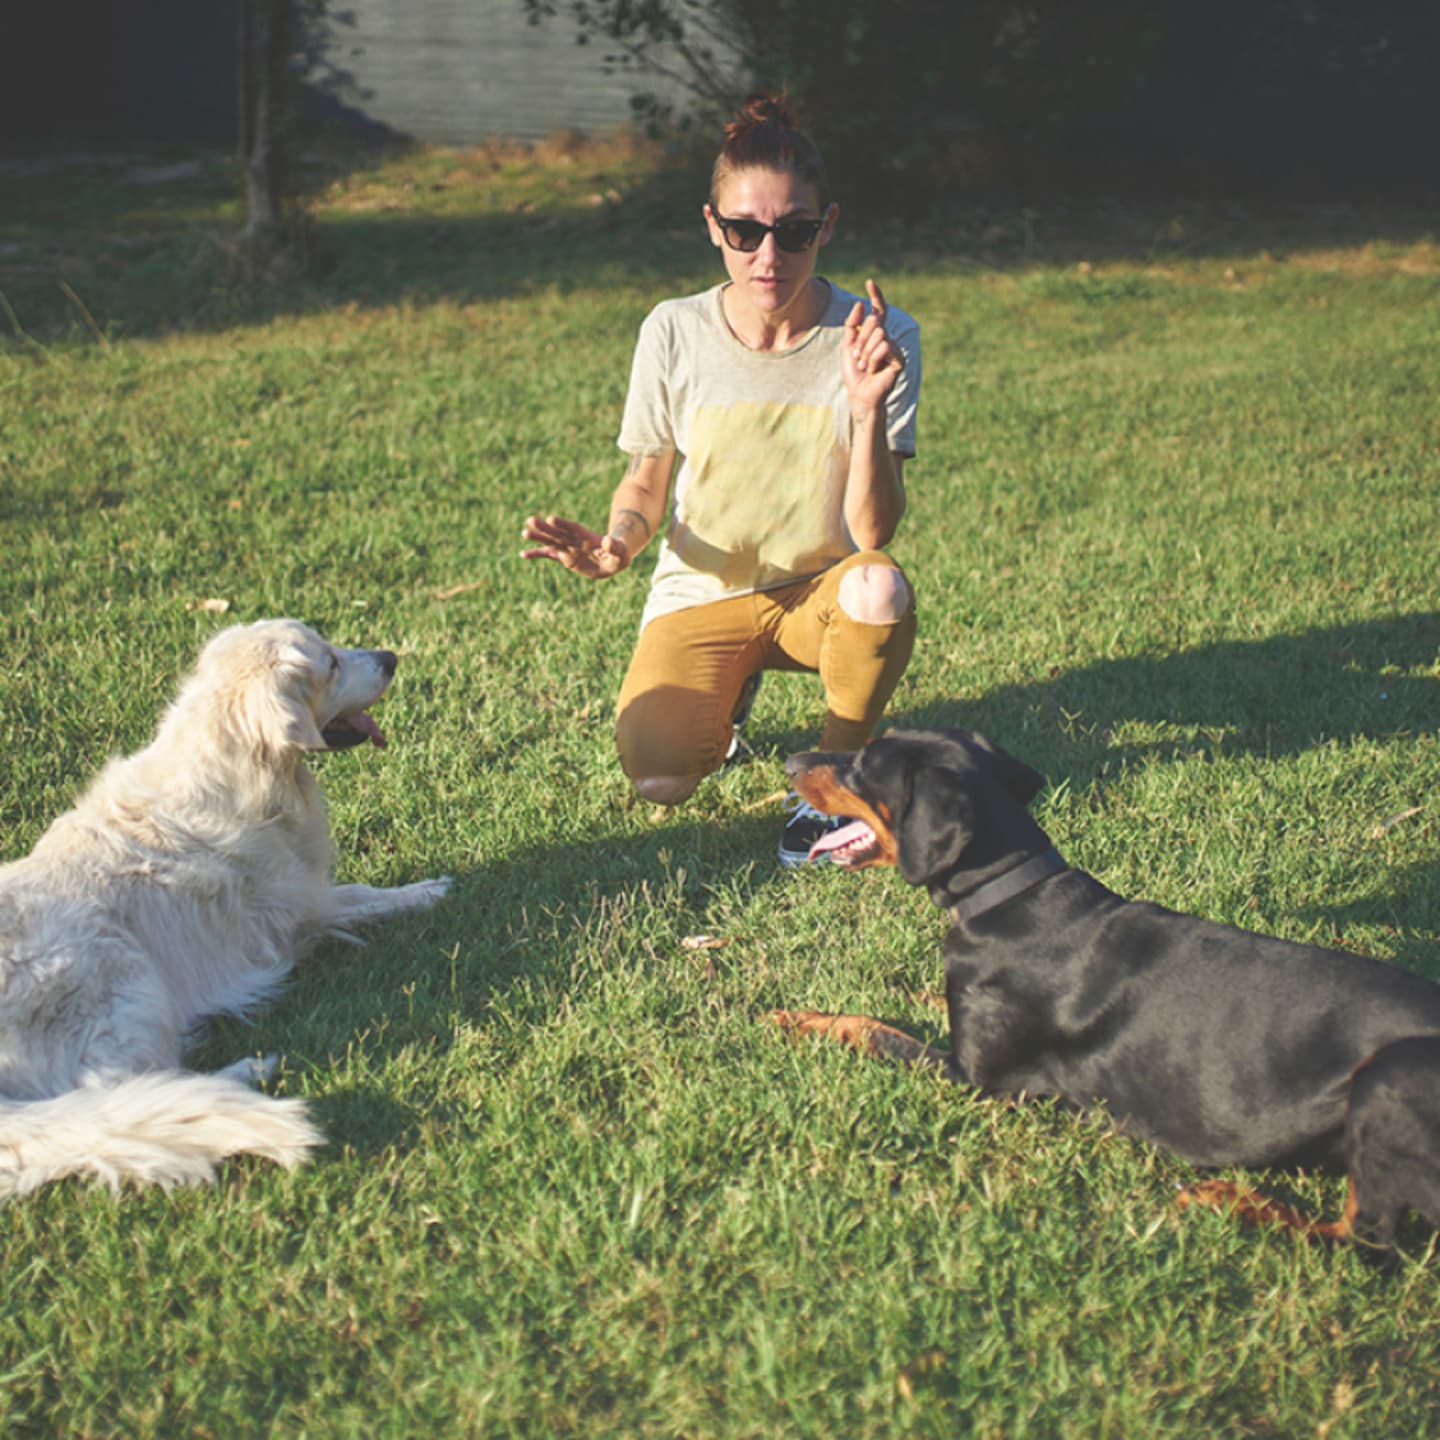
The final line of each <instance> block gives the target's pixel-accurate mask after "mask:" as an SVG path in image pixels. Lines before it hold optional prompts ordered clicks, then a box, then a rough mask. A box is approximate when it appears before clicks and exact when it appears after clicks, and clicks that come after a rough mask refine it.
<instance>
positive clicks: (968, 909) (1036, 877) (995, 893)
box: [949, 845, 1070, 925]
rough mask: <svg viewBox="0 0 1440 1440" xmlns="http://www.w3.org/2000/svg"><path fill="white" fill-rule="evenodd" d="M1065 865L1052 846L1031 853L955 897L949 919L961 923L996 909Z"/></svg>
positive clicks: (1065, 868)
mask: <svg viewBox="0 0 1440 1440" xmlns="http://www.w3.org/2000/svg"><path fill="white" fill-rule="evenodd" d="M1069 868H1070V867H1069V866H1068V865H1067V864H1066V863H1065V860H1064V857H1063V856H1062V855H1061V854H1060V852H1059V851H1058V850H1057V849H1056V848H1055V847H1054V846H1053V845H1052V846H1051V847H1050V848H1049V849H1048V850H1042V851H1041V852H1040V853H1039V854H1038V855H1032V856H1031V857H1030V858H1029V859H1028V860H1025V861H1022V862H1021V863H1020V864H1019V865H1017V866H1016V867H1015V868H1014V869H1013V870H1007V871H1006V872H1005V873H1004V874H1003V875H998V876H996V878H995V879H994V880H991V881H989V882H988V883H986V884H984V885H982V886H981V887H980V888H979V889H978V890H972V891H971V892H970V893H969V894H968V895H966V896H965V897H964V898H963V899H961V900H957V901H956V902H955V903H954V904H953V905H952V906H950V908H949V914H950V918H951V919H952V920H953V921H954V922H955V923H956V924H957V925H963V924H964V923H965V921H967V920H974V919H976V918H977V917H978V916H980V915H984V914H985V913H986V912H987V911H990V910H996V909H998V908H999V907H1000V906H1001V905H1003V904H1004V903H1005V902H1006V901H1007V900H1013V899H1014V898H1015V897H1016V896H1017V895H1023V894H1024V893H1025V892H1026V891H1027V890H1030V889H1032V888H1033V887H1034V886H1036V885H1038V884H1039V883H1040V882H1041V881H1042V880H1048V879H1049V878H1050V876H1052V875H1058V874H1059V873H1060V872H1061V871H1062V870H1068V869H1069Z"/></svg>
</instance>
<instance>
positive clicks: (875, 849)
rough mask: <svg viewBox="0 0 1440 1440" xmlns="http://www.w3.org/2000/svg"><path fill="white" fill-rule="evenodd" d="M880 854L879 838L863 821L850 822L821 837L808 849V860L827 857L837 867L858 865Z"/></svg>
mask: <svg viewBox="0 0 1440 1440" xmlns="http://www.w3.org/2000/svg"><path fill="white" fill-rule="evenodd" d="M879 854H880V838H879V836H877V835H876V834H875V832H874V830H872V829H871V828H870V826H869V825H867V824H866V823H865V821H863V820H852V821H851V822H850V823H849V824H848V825H842V826H841V827H840V829H838V830H832V831H831V832H830V833H829V834H828V835H822V836H821V837H820V838H819V839H818V840H817V841H816V842H815V843H814V845H812V846H811V847H810V858H811V859H812V860H814V859H815V858H816V857H817V856H820V855H828V856H829V857H830V859H831V860H833V861H834V862H835V864H837V865H846V866H849V865H858V864H859V863H860V862H861V861H862V860H873V859H875V858H876V857H877V856H878V855H879Z"/></svg>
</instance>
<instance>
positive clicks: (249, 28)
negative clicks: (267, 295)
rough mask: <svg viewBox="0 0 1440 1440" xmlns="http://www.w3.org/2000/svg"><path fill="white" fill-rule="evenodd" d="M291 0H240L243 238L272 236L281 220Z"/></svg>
mask: <svg viewBox="0 0 1440 1440" xmlns="http://www.w3.org/2000/svg"><path fill="white" fill-rule="evenodd" d="M288 7H289V0H241V4H240V67H239V74H240V160H241V163H242V165H243V166H244V170H245V215H246V223H245V230H244V235H245V238H246V239H248V240H252V241H268V240H270V239H272V238H273V236H274V235H275V232H276V230H277V228H278V227H279V223H280V195H281V182H280V175H279V173H278V172H279V170H280V148H281V147H280V141H279V140H278V138H277V130H278V129H279V128H280V123H281V118H282V112H283V107H284V101H285V81H286V68H285V66H286V50H287V43H288V39H289V29H290V27H289V25H288V23H287V21H288Z"/></svg>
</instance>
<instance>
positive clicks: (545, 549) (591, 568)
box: [520, 515, 630, 580]
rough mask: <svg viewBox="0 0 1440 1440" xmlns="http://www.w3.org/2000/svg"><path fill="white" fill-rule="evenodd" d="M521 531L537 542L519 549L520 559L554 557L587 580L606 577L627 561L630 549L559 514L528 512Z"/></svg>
mask: <svg viewBox="0 0 1440 1440" xmlns="http://www.w3.org/2000/svg"><path fill="white" fill-rule="evenodd" d="M521 534H522V535H523V536H524V537H525V539H527V540H534V541H538V542H539V543H538V544H536V545H535V547H534V548H533V549H530V550H522V551H521V552H520V556H521V558H522V559H524V560H554V561H555V562H556V563H557V564H560V565H563V566H564V567H565V568H566V569H567V570H571V571H573V572H574V573H575V574H576V575H583V576H584V577H585V578H586V579H587V580H608V579H609V578H610V577H611V576H612V575H618V574H619V573H620V572H621V571H622V570H623V569H624V568H625V567H626V566H627V565H628V564H629V563H630V552H629V550H628V549H626V546H625V542H624V541H623V540H621V539H618V538H617V537H616V536H614V535H600V534H598V533H597V532H596V531H594V530H590V529H588V528H587V527H586V526H584V525H581V524H579V523H577V522H576V521H574V520H565V519H562V518H561V517H560V516H559V515H531V516H530V517H529V519H527V520H526V521H525V525H524V528H523V529H522V531H521Z"/></svg>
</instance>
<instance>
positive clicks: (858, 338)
mask: <svg viewBox="0 0 1440 1440" xmlns="http://www.w3.org/2000/svg"><path fill="white" fill-rule="evenodd" d="M865 291H866V293H867V294H868V295H869V296H870V313H869V314H868V315H867V314H866V313H865V307H864V306H863V305H862V304H861V303H860V302H859V301H858V300H857V301H856V302H855V304H854V306H853V307H852V308H851V311H850V313H849V315H847V316H846V317H845V339H844V345H843V347H842V348H841V351H840V378H841V379H842V380H843V381H844V382H845V389H846V391H847V392H848V393H849V395H850V409H851V411H852V413H853V412H857V411H859V412H864V411H872V410H877V409H879V407H880V406H881V405H883V404H884V403H885V397H886V396H887V395H888V394H889V393H890V391H891V389H892V388H893V386H894V384H895V382H896V380H898V379H899V378H900V372H901V371H902V370H903V369H904V368H905V360H904V357H903V356H902V355H901V354H900V351H899V350H898V349H897V348H896V347H895V346H894V345H892V344H891V343H890V337H889V336H888V335H887V334H886V333H885V316H886V314H887V307H886V305H885V297H884V296H883V295H882V294H881V293H880V287H879V286H878V285H877V284H876V283H875V282H874V281H873V280H867V281H866V282H865Z"/></svg>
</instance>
